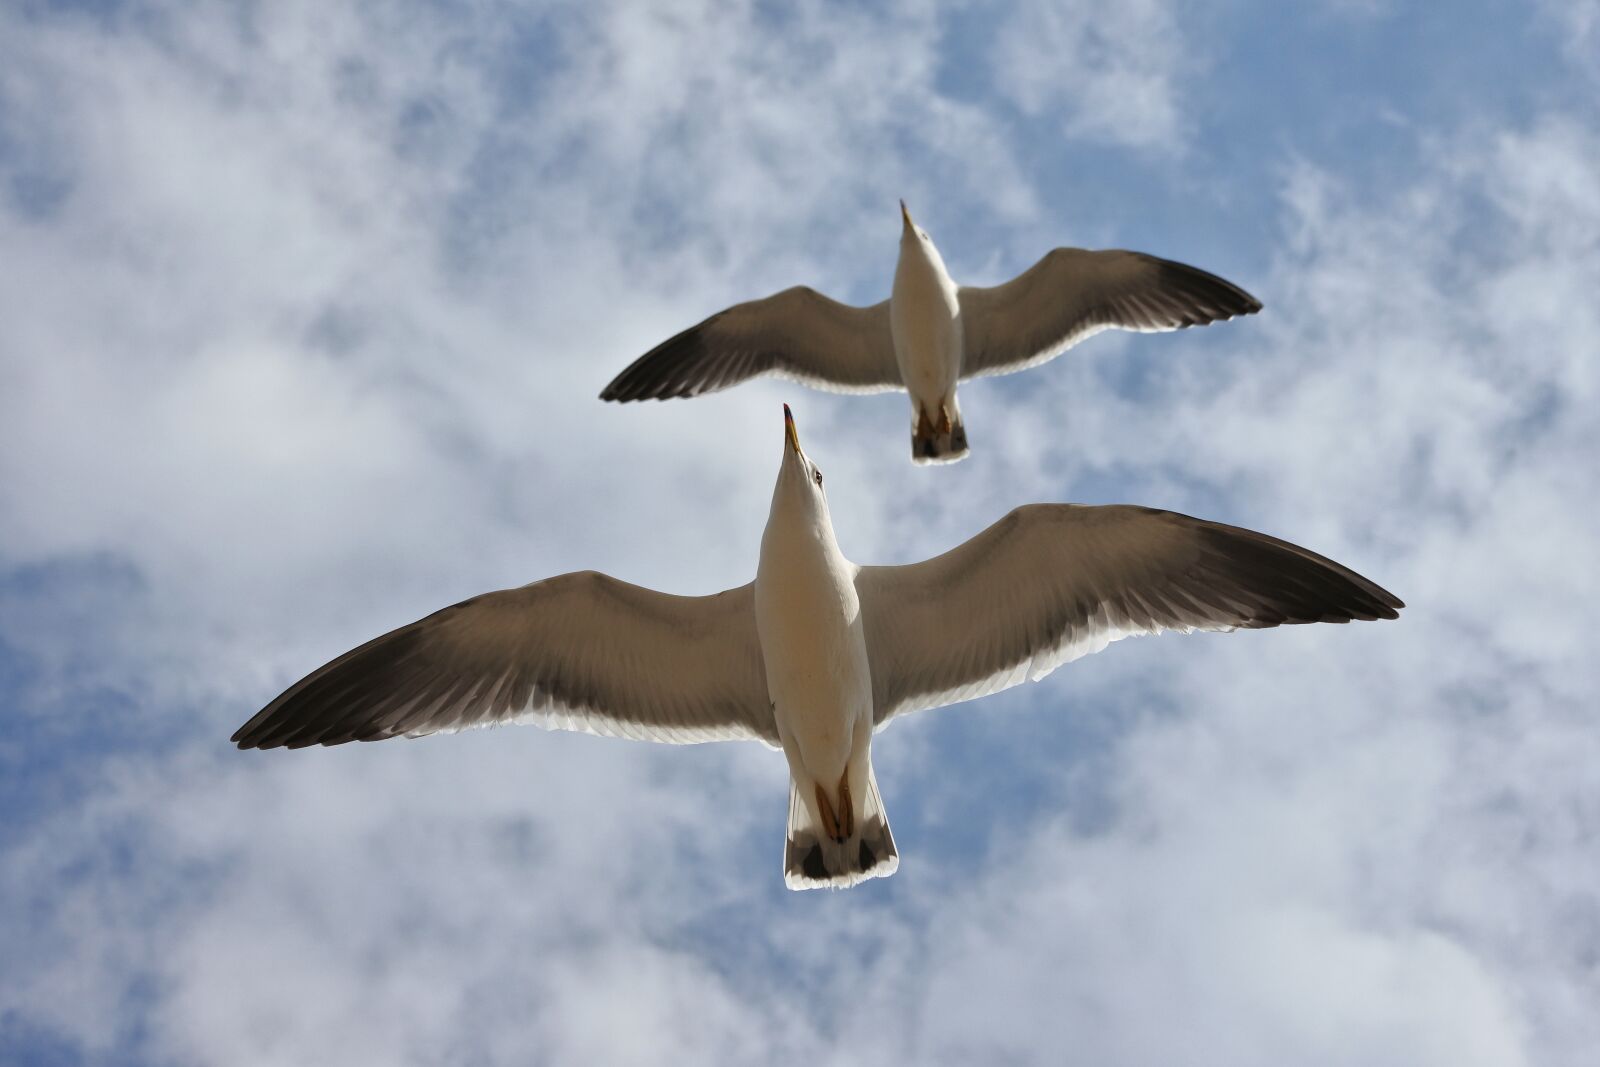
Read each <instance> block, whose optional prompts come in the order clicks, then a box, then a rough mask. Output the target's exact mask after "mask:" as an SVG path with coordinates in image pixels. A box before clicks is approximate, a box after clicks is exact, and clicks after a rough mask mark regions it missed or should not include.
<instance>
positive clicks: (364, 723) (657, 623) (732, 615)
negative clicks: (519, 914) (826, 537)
mask: <svg viewBox="0 0 1600 1067" xmlns="http://www.w3.org/2000/svg"><path fill="white" fill-rule="evenodd" d="M753 588H754V587H753V586H750V585H745V586H741V587H740V588H738V589H730V590H728V591H727V592H723V593H718V594H716V595H715V596H706V597H682V596H671V595H668V594H666V593H658V592H655V591H654V590H651V589H642V588H640V587H639V586H636V585H629V584H628V583H627V582H620V581H618V580H616V579H615V578H611V577H608V576H607V575H604V574H599V573H596V572H595V571H579V572H576V573H573V574H563V575H560V576H559V577H556V578H549V579H547V580H545V581H542V582H535V583H533V584H532V585H525V586H523V587H521V588H520V589H506V590H502V591H500V592H497V593H485V594H484V595H483V596H479V597H474V598H473V599H471V600H467V601H463V602H462V603H460V604H456V605H455V606H453V607H448V608H445V609H443V610H442V611H436V612H434V613H433V614H432V615H429V616H428V617H427V618H425V619H420V620H418V621H417V622H414V623H412V624H410V625H409V626H402V627H400V628H399V629H398V630H394V631H391V632H390V633H387V634H384V635H383V636H382V637H379V638H375V639H373V640H371V641H368V642H367V643H366V644H364V645H362V646H361V647H360V648H357V649H354V650H353V651H350V652H346V653H345V654H344V655H342V656H340V657H339V658H338V659H336V660H334V661H333V662H331V663H329V664H327V665H326V666H324V667H322V668H320V669H318V670H316V671H313V672H312V673H311V674H309V675H307V676H306V677H304V678H302V679H301V680H300V681H298V682H296V683H295V684H294V685H292V686H290V687H289V689H288V690H287V691H286V692H284V693H283V695H282V696H280V697H278V698H277V699H276V700H274V701H273V702H272V703H270V704H268V705H267V706H266V707H265V708H263V709H261V711H260V712H259V713H258V714H256V716H255V717H254V718H252V719H251V720H250V721H249V722H247V723H245V724H244V725H243V726H242V727H240V728H239V731H238V732H237V733H236V734H234V735H233V740H234V742H235V743H237V744H238V746H239V747H240V748H277V747H279V746H286V747H288V748H303V747H305V746H307V745H338V744H343V743H344V742H346V741H378V740H382V739H384V738H389V737H398V736H402V735H403V736H407V737H418V736H421V735H423V734H432V733H440V732H449V731H454V730H462V729H466V728H467V727H471V726H487V725H491V724H495V723H510V722H532V723H534V724H536V725H539V726H543V727H545V728H546V729H559V730H579V731H583V732H587V733H595V734H603V735H606V736H610V737H629V738H635V739H638V740H644V741H667V742H672V743H690V742H696V741H722V740H739V739H749V740H758V741H764V742H766V743H767V744H769V745H773V746H776V745H777V744H778V731H777V726H776V724H775V723H774V721H773V717H772V710H771V704H770V702H769V701H768V698H767V683H766V673H765V668H764V667H763V665H762V659H761V647H760V644H759V642H758V640H757V637H756V625H755V608H754V603H755V601H754V594H753V592H752V590H753Z"/></svg>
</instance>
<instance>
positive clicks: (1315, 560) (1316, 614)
mask: <svg viewBox="0 0 1600 1067" xmlns="http://www.w3.org/2000/svg"><path fill="white" fill-rule="evenodd" d="M1207 533H1208V541H1209V542H1210V547H1211V549H1212V553H1213V554H1212V559H1213V564H1212V566H1213V567H1214V568H1215V569H1217V570H1220V571H1221V572H1222V573H1223V575H1224V576H1225V577H1226V579H1227V582H1228V584H1230V585H1233V586H1234V587H1235V588H1239V589H1242V590H1247V591H1248V592H1249V593H1250V595H1251V596H1252V598H1253V599H1254V601H1255V603H1254V604H1253V605H1252V606H1251V608H1252V610H1251V612H1250V615H1249V616H1248V617H1247V618H1245V619H1244V620H1243V625H1245V626H1246V627H1252V628H1263V627H1269V626H1292V625H1298V624H1302V623H1313V622H1374V621H1377V620H1380V619H1385V620H1387V619H1397V618H1399V617H1400V609H1401V608H1404V607H1405V603H1404V602H1403V601H1401V599H1400V598H1399V597H1397V596H1395V595H1394V594H1393V593H1391V592H1389V591H1388V590H1387V589H1384V588H1383V587H1382V586H1380V585H1378V584H1377V583H1376V582H1374V581H1372V580H1371V579H1368V578H1366V577H1363V576H1362V575H1360V574H1357V573H1356V572H1355V571H1353V570H1351V569H1350V568H1348V567H1346V566H1344V565H1343V564H1340V563H1336V562H1335V561H1333V560H1331V559H1328V558H1327V557H1326V556H1322V555H1318V554H1317V553H1315V552H1312V551H1311V550H1310V549H1306V548H1301V547H1300V546H1299V545H1294V544H1290V543H1289V542H1288V541H1283V540H1279V539H1278V538H1276V537H1271V536H1269V535H1267V534H1262V533H1256V532H1255V531H1252V530H1243V529H1240V528H1238V527H1232V526H1223V525H1221V524H1207Z"/></svg>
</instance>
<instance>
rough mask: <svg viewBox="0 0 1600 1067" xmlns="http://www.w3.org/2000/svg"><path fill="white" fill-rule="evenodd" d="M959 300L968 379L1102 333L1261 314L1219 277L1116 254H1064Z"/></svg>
mask: <svg viewBox="0 0 1600 1067" xmlns="http://www.w3.org/2000/svg"><path fill="white" fill-rule="evenodd" d="M959 295H960V301H961V319H962V324H963V330H964V338H963V346H964V349H963V351H964V354H963V360H962V366H961V376H962V377H963V378H975V377H979V376H981V375H986V374H1010V373H1011V372H1012V371H1019V370H1023V369H1025V368H1027V367H1033V366H1037V365H1038V364H1040V363H1044V362H1045V361H1047V360H1051V359H1054V358H1055V357H1056V356H1058V355H1060V354H1061V353H1062V352H1065V351H1066V350H1067V349H1068V348H1071V347H1072V346H1073V345H1075V344H1077V343H1078V342H1079V341H1081V340H1083V339H1084V338H1085V337H1089V336H1092V335H1093V334H1097V333H1099V332H1100V331H1101V330H1111V329H1120V330H1139V331H1141V332H1145V333H1154V332H1160V331H1164V330H1181V329H1183V328H1184V327H1185V326H1203V325H1205V324H1206V323H1210V322H1216V321H1218V320H1219V319H1231V318H1233V317H1234V316H1235V315H1253V314H1255V313H1256V312H1257V311H1260V310H1261V302H1260V301H1259V300H1257V299H1256V298H1255V297H1253V296H1251V295H1250V294H1249V293H1247V292H1245V291H1244V290H1243V289H1240V288H1239V287H1238V286H1237V285H1234V284H1233V283H1232V282H1227V281H1224V280H1222V279H1221V278H1219V277H1217V276H1216V275H1215V274H1207V273H1206V272H1205V271H1203V270H1199V269H1197V268H1195V267H1190V266H1185V265H1184V264H1182V263H1174V262H1173V261H1172V260H1170V259H1157V258H1156V257H1155V256H1147V255H1145V254H1144V253H1142V252H1123V251H1120V250H1117V249H1112V250H1108V251H1103V252H1091V251H1089V250H1088V249H1084V248H1058V249H1056V250H1055V251H1053V252H1050V253H1049V254H1047V255H1046V256H1045V257H1044V258H1043V259H1041V260H1040V261H1039V262H1037V263H1035V264H1034V265H1033V266H1032V267H1029V268H1028V269H1027V270H1026V271H1023V272H1022V273H1021V274H1019V275H1017V276H1016V277H1015V278H1013V279H1011V280H1010V281H1009V282H1006V283H1005V284H1004V285H997V286H995V287H993V288H992V289H976V288H967V287H965V286H963V287H962V289H961V291H960V294H959Z"/></svg>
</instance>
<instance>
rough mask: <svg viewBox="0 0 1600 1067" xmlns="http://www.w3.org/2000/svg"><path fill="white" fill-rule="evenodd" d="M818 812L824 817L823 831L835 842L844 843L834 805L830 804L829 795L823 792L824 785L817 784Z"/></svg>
mask: <svg viewBox="0 0 1600 1067" xmlns="http://www.w3.org/2000/svg"><path fill="white" fill-rule="evenodd" d="M816 788H817V811H818V812H819V813H820V814H821V815H822V830H823V832H824V833H826V834H827V835H828V836H829V837H831V838H833V840H835V841H843V840H844V837H843V835H841V834H840V833H839V817H838V816H837V815H835V814H834V813H833V805H832V804H829V803H828V794H826V793H824V792H823V791H822V783H821V782H818V783H817V787H816Z"/></svg>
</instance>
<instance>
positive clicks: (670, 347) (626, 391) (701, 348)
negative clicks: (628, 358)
mask: <svg viewBox="0 0 1600 1067" xmlns="http://www.w3.org/2000/svg"><path fill="white" fill-rule="evenodd" d="M764 374H771V375H777V376H779V377H783V378H790V379H793V380H795V381H799V382H802V383H804V384H806V385H810V386H814V387H816V388H819V389H829V390H833V391H836V392H853V393H875V392H883V391H887V390H891V389H900V388H903V387H902V386H901V384H900V368H899V366H898V364H896V362H895V358H894V342H893V340H892V338H891V336H890V332H889V303H888V301H884V302H882V303H879V304H874V305H872V306H871V307H853V306H851V305H849V304H841V303H839V302H838V301H837V300H830V299H829V298H828V297H826V296H823V295H822V294H821V293H819V292H817V291H816V290H815V289H810V288H807V287H805V286H796V287H795V288H793V289H785V290H784V291H783V292H781V293H777V294H775V295H773V296H769V297H767V298H765V299H763V300H751V301H749V302H747V303H744V304H736V305H734V306H733V307H731V308H728V309H727V310H725V311H719V312H718V313H717V314H715V315H713V316H711V317H710V318H709V319H706V320H705V321H704V322H702V323H700V324H699V325H697V326H692V327H690V328H689V329H687V330H684V331H683V332H682V333H680V334H677V335H676V336H674V337H671V338H668V339H667V340H665V341H663V342H662V343H661V344H659V345H657V346H656V347H655V348H652V349H651V350H650V351H649V352H646V353H645V354H644V355H643V356H640V357H639V358H638V359H636V360H635V361H634V362H633V363H632V364H631V365H629V366H628V368H627V369H626V370H624V371H623V372H622V373H621V374H619V375H617V376H616V378H614V379H612V381H611V384H609V385H607V386H606V387H605V389H604V391H602V392H601V394H600V399H602V400H615V401H619V402H622V403H626V402H627V401H630V400H667V399H670V398H672V397H690V396H699V395H700V394H702V393H711V392H715V391H717V390H719V389H726V388H728V387H729V386H731V385H737V384H738V383H739V382H742V381H745V380H746V379H749V378H755V377H759V376H761V375H764Z"/></svg>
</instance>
